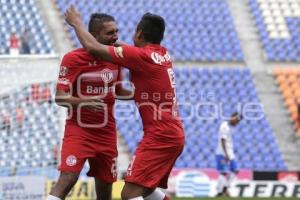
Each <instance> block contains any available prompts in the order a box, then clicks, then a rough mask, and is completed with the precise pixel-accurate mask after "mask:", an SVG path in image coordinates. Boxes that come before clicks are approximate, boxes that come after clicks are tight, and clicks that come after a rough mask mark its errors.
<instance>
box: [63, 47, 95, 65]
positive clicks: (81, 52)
mask: <svg viewBox="0 0 300 200" xmlns="http://www.w3.org/2000/svg"><path fill="white" fill-rule="evenodd" d="M89 56H90V55H89V54H88V52H87V51H86V50H85V49H83V48H79V49H75V50H72V51H69V52H68V53H66V54H65V55H64V56H63V59H62V63H63V64H64V65H67V66H76V65H78V64H79V63H80V62H81V60H82V59H83V58H89Z"/></svg>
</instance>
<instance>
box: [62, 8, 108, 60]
mask: <svg viewBox="0 0 300 200" xmlns="http://www.w3.org/2000/svg"><path fill="white" fill-rule="evenodd" d="M65 20H66V22H67V23H68V24H69V25H70V26H72V27H73V28H74V30H75V32H76V35H77V37H78V39H79V41H80V43H81V44H82V46H83V47H84V48H85V49H86V50H87V51H88V52H89V53H91V54H93V55H94V56H96V57H101V58H102V59H103V60H106V61H110V62H111V61H112V57H111V56H110V54H109V49H108V47H109V46H107V45H103V44H100V43H99V42H98V41H97V40H96V39H95V38H94V37H93V36H92V34H90V33H89V32H88V31H86V30H85V27H84V25H83V22H82V20H81V15H80V13H79V12H78V11H77V10H76V8H75V7H74V6H73V5H72V6H70V7H69V8H68V9H67V11H66V12H65Z"/></svg>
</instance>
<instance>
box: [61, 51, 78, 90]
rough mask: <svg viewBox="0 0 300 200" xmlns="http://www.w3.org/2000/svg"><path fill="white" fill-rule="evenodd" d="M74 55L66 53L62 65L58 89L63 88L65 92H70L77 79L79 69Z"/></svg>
mask: <svg viewBox="0 0 300 200" xmlns="http://www.w3.org/2000/svg"><path fill="white" fill-rule="evenodd" d="M74 60H76V59H74V58H73V56H71V55H70V54H66V55H65V56H64V57H63V59H62V61H61V65H60V70H59V76H58V81H57V85H56V89H57V90H63V91H65V92H70V90H71V88H72V86H73V84H74V83H75V81H76V76H77V70H76V67H75V63H74Z"/></svg>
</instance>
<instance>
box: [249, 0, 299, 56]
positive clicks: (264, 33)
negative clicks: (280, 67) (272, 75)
mask: <svg viewBox="0 0 300 200" xmlns="http://www.w3.org/2000/svg"><path fill="white" fill-rule="evenodd" d="M249 6H250V9H251V11H252V14H253V18H254V20H255V22H256V27H257V29H258V32H259V35H260V39H261V43H262V46H263V48H264V50H265V53H266V57H267V59H268V60H270V61H300V36H299V30H298V29H299V25H300V18H299V17H300V1H298V0H296V1H294V0H249Z"/></svg>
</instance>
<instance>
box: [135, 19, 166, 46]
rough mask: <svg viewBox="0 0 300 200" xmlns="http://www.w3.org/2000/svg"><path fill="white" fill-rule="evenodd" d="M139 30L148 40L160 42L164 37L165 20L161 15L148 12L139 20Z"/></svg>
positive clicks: (155, 42)
mask: <svg viewBox="0 0 300 200" xmlns="http://www.w3.org/2000/svg"><path fill="white" fill-rule="evenodd" d="M137 30H141V31H142V32H143V37H144V40H145V41H146V42H150V43H154V44H160V43H161V41H162V39H163V38H164V32H165V20H164V19H163V18H162V17H161V16H159V15H155V14H151V13H146V14H144V15H143V17H142V19H141V21H140V22H139V24H138V26H137Z"/></svg>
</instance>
